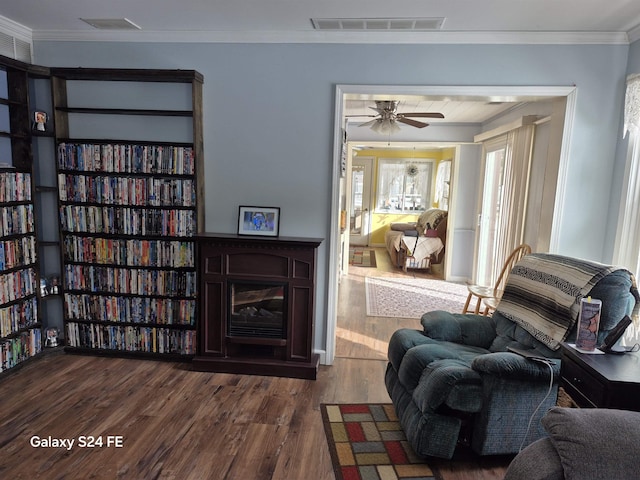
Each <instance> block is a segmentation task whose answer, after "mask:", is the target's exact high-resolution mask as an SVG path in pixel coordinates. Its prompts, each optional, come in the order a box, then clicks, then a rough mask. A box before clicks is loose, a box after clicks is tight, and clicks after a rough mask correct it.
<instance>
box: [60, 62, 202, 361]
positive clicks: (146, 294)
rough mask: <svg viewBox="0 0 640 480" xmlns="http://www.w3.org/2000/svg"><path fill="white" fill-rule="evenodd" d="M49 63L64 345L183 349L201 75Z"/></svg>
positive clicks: (190, 336) (194, 225)
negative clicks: (76, 67) (70, 66)
mask: <svg viewBox="0 0 640 480" xmlns="http://www.w3.org/2000/svg"><path fill="white" fill-rule="evenodd" d="M51 74H52V79H51V81H52V92H53V103H54V111H55V118H54V121H55V125H56V148H57V155H56V168H57V187H58V188H57V190H58V204H59V205H58V206H59V218H60V232H61V240H60V243H61V250H62V264H63V266H62V270H63V272H62V281H61V286H60V288H61V291H62V294H63V299H64V301H63V309H64V323H65V337H66V339H65V340H66V346H65V350H67V351H70V352H82V353H98V354H117V355H138V356H152V357H159V358H172V359H187V358H190V357H191V356H192V355H194V354H195V351H196V343H197V342H196V338H195V337H196V308H197V306H196V290H197V278H196V275H197V273H196V270H197V269H196V262H195V242H194V236H195V235H196V234H197V233H198V232H200V231H201V229H202V228H203V225H204V212H203V204H204V202H203V142H202V112H201V99H202V82H203V79H202V76H201V75H200V74H199V73H198V72H195V71H185V70H132V69H124V70H123V69H66V68H64V69H57V68H52V69H51ZM159 106H160V107H159Z"/></svg>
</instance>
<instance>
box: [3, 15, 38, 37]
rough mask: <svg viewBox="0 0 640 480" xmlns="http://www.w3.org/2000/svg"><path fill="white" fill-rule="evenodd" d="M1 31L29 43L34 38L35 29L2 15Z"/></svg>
mask: <svg viewBox="0 0 640 480" xmlns="http://www.w3.org/2000/svg"><path fill="white" fill-rule="evenodd" d="M0 32H3V33H6V34H7V35H11V36H12V37H15V38H18V39H20V40H22V41H24V42H27V43H31V40H32V38H33V31H32V30H31V29H30V28H28V27H25V26H24V25H21V24H20V23H18V22H14V21H13V20H11V19H9V18H7V17H3V16H2V15H0Z"/></svg>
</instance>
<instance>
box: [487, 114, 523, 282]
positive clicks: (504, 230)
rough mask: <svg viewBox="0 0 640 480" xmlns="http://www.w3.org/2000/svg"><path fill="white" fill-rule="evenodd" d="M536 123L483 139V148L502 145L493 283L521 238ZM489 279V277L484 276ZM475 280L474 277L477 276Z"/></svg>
mask: <svg viewBox="0 0 640 480" xmlns="http://www.w3.org/2000/svg"><path fill="white" fill-rule="evenodd" d="M534 132H535V125H523V126H521V127H518V128H516V129H514V130H511V131H509V132H508V133H506V134H505V135H504V136H502V137H499V138H495V139H491V140H488V141H487V142H485V151H487V150H488V149H489V148H490V147H491V145H493V146H494V148H495V145H494V144H495V143H496V142H503V145H504V148H505V158H504V167H503V172H502V182H501V184H502V187H501V192H500V194H499V195H500V198H499V205H500V209H499V212H500V213H499V218H498V219H497V228H496V234H495V235H496V236H495V244H494V245H495V246H494V255H493V258H492V262H493V266H492V269H491V277H492V278H491V279H490V282H489V283H487V285H493V283H494V282H495V281H496V279H497V276H498V275H499V273H500V271H501V270H502V267H503V265H504V262H505V261H506V259H507V257H508V256H509V254H510V253H511V252H512V251H513V250H514V249H515V248H516V247H517V246H518V245H520V244H521V243H522V242H523V239H524V227H525V221H526V209H527V199H528V196H529V176H530V170H531V154H532V149H533V136H534ZM486 280H489V279H485V281H486ZM476 281H477V280H476Z"/></svg>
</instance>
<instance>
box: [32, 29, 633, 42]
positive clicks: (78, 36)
mask: <svg viewBox="0 0 640 480" xmlns="http://www.w3.org/2000/svg"><path fill="white" fill-rule="evenodd" d="M638 33H639V34H640V32H638ZM33 41H54V42H63V41H71V42H152V43H155V42H161V43H346V44H488V45H502V44H504V45H518V44H520V45H592V44H598V45H628V44H629V36H628V35H627V33H625V32H442V31H439V32H371V31H367V32H348V31H337V32H334V31H332V32H328V31H316V30H313V31H293V32H284V31H258V32H246V31H228V32H220V31H217V32H213V31H211V32H209V31H173V32H167V31H144V30H143V31H117V32H116V31H97V30H81V31H65V30H37V31H33Z"/></svg>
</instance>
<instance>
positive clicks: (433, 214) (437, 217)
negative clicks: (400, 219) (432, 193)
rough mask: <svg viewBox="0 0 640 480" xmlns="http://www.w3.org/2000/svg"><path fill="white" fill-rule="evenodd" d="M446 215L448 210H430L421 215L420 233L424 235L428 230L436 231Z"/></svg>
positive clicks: (419, 221) (419, 222)
mask: <svg viewBox="0 0 640 480" xmlns="http://www.w3.org/2000/svg"><path fill="white" fill-rule="evenodd" d="M446 215H447V211H446V210H439V209H437V208H430V209H429V210H426V211H425V212H423V213H422V215H420V217H418V231H420V232H422V233H423V234H424V232H426V231H427V229H434V230H435V229H436V228H438V224H439V223H440V222H441V221H442V219H443V218H444V217H445V216H446Z"/></svg>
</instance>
